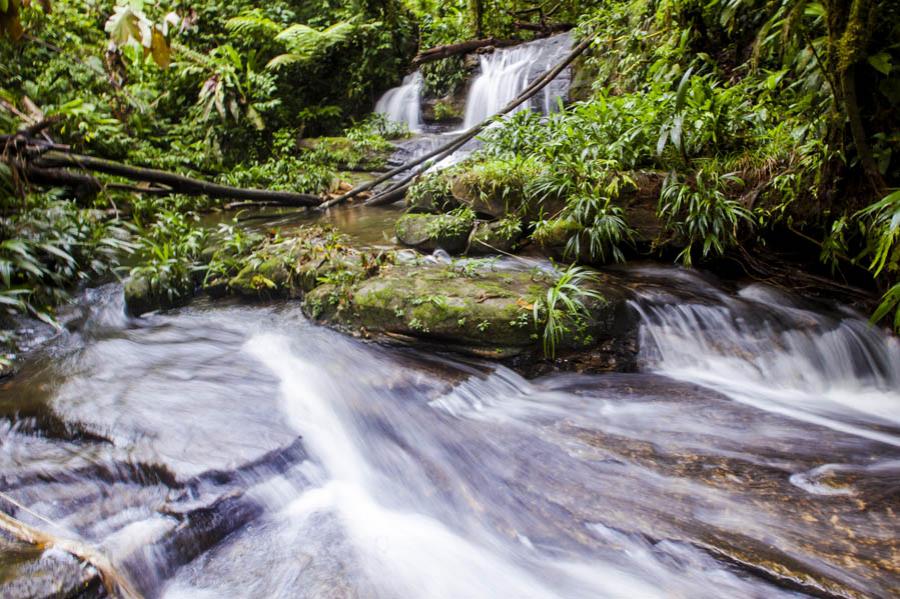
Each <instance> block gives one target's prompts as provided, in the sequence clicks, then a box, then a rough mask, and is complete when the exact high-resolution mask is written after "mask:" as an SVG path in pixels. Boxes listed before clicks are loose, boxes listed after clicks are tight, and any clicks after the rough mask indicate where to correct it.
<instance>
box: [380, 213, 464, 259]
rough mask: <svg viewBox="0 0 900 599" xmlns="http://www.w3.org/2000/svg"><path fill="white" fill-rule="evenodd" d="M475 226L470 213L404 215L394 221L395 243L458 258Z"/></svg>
mask: <svg viewBox="0 0 900 599" xmlns="http://www.w3.org/2000/svg"><path fill="white" fill-rule="evenodd" d="M474 226H475V214H474V213H472V211H470V210H454V211H451V212H447V213H446V214H404V215H403V216H401V217H400V218H398V219H397V223H396V225H395V232H396V234H397V241H398V242H399V243H401V244H403V245H406V246H409V247H412V248H416V249H417V250H420V251H424V252H433V251H434V250H436V249H442V250H444V251H445V252H447V253H448V254H462V253H463V252H465V251H466V247H467V245H468V243H469V234H470V233H471V232H472V228H473V227H474Z"/></svg>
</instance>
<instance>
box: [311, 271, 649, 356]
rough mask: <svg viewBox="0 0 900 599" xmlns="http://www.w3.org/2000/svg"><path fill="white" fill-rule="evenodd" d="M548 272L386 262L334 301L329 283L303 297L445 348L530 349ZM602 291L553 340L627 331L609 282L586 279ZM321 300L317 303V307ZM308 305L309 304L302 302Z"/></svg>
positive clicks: (620, 299)
mask: <svg viewBox="0 0 900 599" xmlns="http://www.w3.org/2000/svg"><path fill="white" fill-rule="evenodd" d="M552 283H553V276H552V275H550V274H548V273H544V272H541V271H529V270H505V269H495V268H493V267H492V266H491V265H489V264H488V265H482V264H479V263H477V262H470V263H468V264H466V263H463V264H461V265H452V264H438V265H409V264H407V265H404V264H399V265H394V266H386V267H384V268H382V269H381V271H380V272H379V274H378V275H376V276H373V277H372V278H369V279H366V280H364V281H362V282H361V283H359V284H357V285H355V286H353V287H352V288H351V289H349V290H347V291H346V300H345V301H344V302H343V303H340V301H341V300H340V299H338V300H337V302H338V303H337V304H335V301H334V299H332V301H331V303H330V304H329V297H333V294H334V293H335V290H334V289H329V288H324V287H323V288H320V289H317V290H316V291H315V292H313V293H312V294H311V295H310V296H309V297H308V298H307V306H313V305H317V306H319V307H320V308H321V309H320V310H319V314H317V315H318V316H319V317H320V318H321V319H324V320H327V321H330V322H333V323H337V324H339V325H342V326H344V327H349V328H350V329H352V330H354V331H359V332H364V333H367V334H369V333H381V334H388V335H402V336H405V337H410V338H419V339H424V340H431V341H439V342H441V343H443V344H445V345H446V346H447V347H448V348H449V347H453V348H456V349H459V350H461V351H469V352H473V353H477V354H480V355H494V356H509V355H515V354H520V353H523V352H526V351H528V352H534V351H536V350H537V349H538V348H539V347H540V345H541V335H542V333H543V330H542V328H540V323H536V322H535V320H534V317H535V314H534V312H535V311H534V308H535V302H538V301H541V300H542V298H543V297H544V296H545V294H546V292H547V290H548V288H549V287H550V286H551V285H552ZM593 287H594V288H595V289H596V290H597V291H598V292H599V294H600V296H601V297H602V299H598V300H592V301H590V302H588V306H589V311H590V318H589V322H586V323H585V324H584V326H583V327H582V328H581V329H577V330H576V329H575V328H574V327H573V329H572V330H571V331H569V332H568V334H567V335H566V336H565V337H564V338H563V339H562V341H561V344H560V345H561V347H563V348H579V347H584V346H586V345H591V344H593V343H594V341H595V340H596V339H598V338H609V337H611V336H613V335H616V336H617V337H618V338H619V339H620V341H622V342H623V343H624V342H625V340H626V339H628V338H633V336H634V334H635V321H634V317H633V315H631V314H630V313H629V310H628V308H627V306H626V305H625V300H626V297H627V293H626V292H625V291H624V290H623V289H622V288H621V287H620V286H619V285H617V284H616V283H615V282H613V281H611V280H609V279H600V280H598V281H597V282H596V283H594V284H593ZM323 306H324V308H323ZM307 311H308V312H313V313H315V312H316V310H312V311H311V310H309V309H308V310H307Z"/></svg>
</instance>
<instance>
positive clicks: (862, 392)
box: [634, 282, 900, 446]
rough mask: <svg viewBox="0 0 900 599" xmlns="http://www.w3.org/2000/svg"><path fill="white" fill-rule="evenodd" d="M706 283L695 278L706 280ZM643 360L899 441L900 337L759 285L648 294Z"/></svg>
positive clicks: (793, 413) (752, 399) (754, 399)
mask: <svg viewBox="0 0 900 599" xmlns="http://www.w3.org/2000/svg"><path fill="white" fill-rule="evenodd" d="M700 285H702V283H701V282H698V283H697V286H698V287H699V286H700ZM634 307H635V309H636V310H637V311H638V312H639V313H640V315H641V320H642V325H641V340H640V343H641V356H642V360H643V362H644V363H645V366H647V367H649V369H651V370H655V371H656V372H659V373H661V374H664V375H666V376H668V377H671V378H675V379H680V380H690V381H691V382H693V383H697V384H700V385H703V386H705V387H708V388H711V389H715V390H716V391H719V392H720V393H722V394H724V395H726V396H727V397H730V398H731V399H733V400H735V401H739V402H741V403H745V404H749V405H752V406H753V407H756V408H758V409H762V410H766V411H769V412H775V413H778V414H781V415H783V416H788V417H790V418H795V419H798V420H802V421H805V422H809V423H812V424H817V425H820V426H824V427H827V428H831V429H832V430H837V431H841V432H844V433H849V434H853V435H857V436H860V437H866V438H869V439H873V440H877V441H881V442H883V443H888V444H891V445H897V446H900V436H898V435H897V434H896V431H897V430H898V428H897V427H898V426H900V417H898V414H900V412H898V409H900V392H898V389H900V372H898V370H897V365H898V364H900V343H898V342H897V339H896V338H893V337H891V336H889V335H885V334H884V333H883V332H882V331H880V330H878V329H877V328H874V327H871V326H870V325H868V323H866V322H865V321H864V320H862V319H860V318H858V317H856V316H855V315H836V316H826V315H823V314H819V313H816V312H814V311H812V310H809V309H807V308H806V307H804V306H798V305H791V304H788V303H786V300H785V299H784V298H783V297H781V296H780V295H779V294H777V293H774V292H772V291H771V290H770V289H768V288H765V287H762V286H757V285H751V286H749V287H747V288H745V289H744V290H743V291H741V292H740V293H739V295H738V297H730V296H726V295H724V294H723V295H718V294H711V296H710V297H705V298H704V299H703V300H702V301H696V300H694V301H691V300H688V301H681V302H678V303H674V302H671V301H666V302H665V303H658V301H656V300H654V299H652V298H650V297H646V296H645V297H642V298H641V299H640V300H639V301H638V302H635V303H634Z"/></svg>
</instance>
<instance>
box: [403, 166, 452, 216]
mask: <svg viewBox="0 0 900 599" xmlns="http://www.w3.org/2000/svg"><path fill="white" fill-rule="evenodd" d="M453 173H454V169H452V168H450V169H444V170H442V171H438V172H435V173H429V174H427V175H425V176H424V177H420V178H419V179H417V180H416V182H415V183H413V184H412V185H411V186H410V187H409V189H408V190H407V191H406V196H405V200H406V208H407V211H409V212H425V213H429V214H438V213H441V212H449V211H450V210H453V209H455V208H458V207H459V202H458V201H457V200H456V198H454V197H453V193H452V192H451V187H452V185H453Z"/></svg>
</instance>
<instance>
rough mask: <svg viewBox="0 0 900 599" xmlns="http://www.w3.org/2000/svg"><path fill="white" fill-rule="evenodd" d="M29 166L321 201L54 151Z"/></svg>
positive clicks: (216, 192)
mask: <svg viewBox="0 0 900 599" xmlns="http://www.w3.org/2000/svg"><path fill="white" fill-rule="evenodd" d="M33 165H34V166H35V167H37V168H42V169H50V168H75V169H80V170H86V171H94V172H98V173H105V174H107V175H114V176H117V177H124V178H125V179H130V180H132V181H142V182H144V183H153V184H156V185H165V186H166V187H167V188H169V189H170V190H171V192H172V193H181V194H185V195H207V196H209V197H211V198H224V199H231V200H249V201H267V202H278V203H279V204H281V205H284V206H317V205H319V204H320V203H321V199H320V198H319V196H316V195H312V194H307V193H294V192H292V191H269V190H266V189H243V188H240V187H230V186H228V185H219V184H218V183H211V182H209V181H203V180H201V179H194V178H193V177H187V176H185V175H179V174H177V173H171V172H168V171H162V170H158V169H152V168H143V167H136V166H128V165H126V164H122V163H120V162H114V161H112V160H106V159H104V158H95V157H93V156H85V155H83V154H72V153H67V152H60V151H58V150H50V151H48V152H44V153H43V154H41V155H40V156H39V157H38V158H36V159H35V160H34V161H33ZM157 193H158V192H157Z"/></svg>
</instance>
